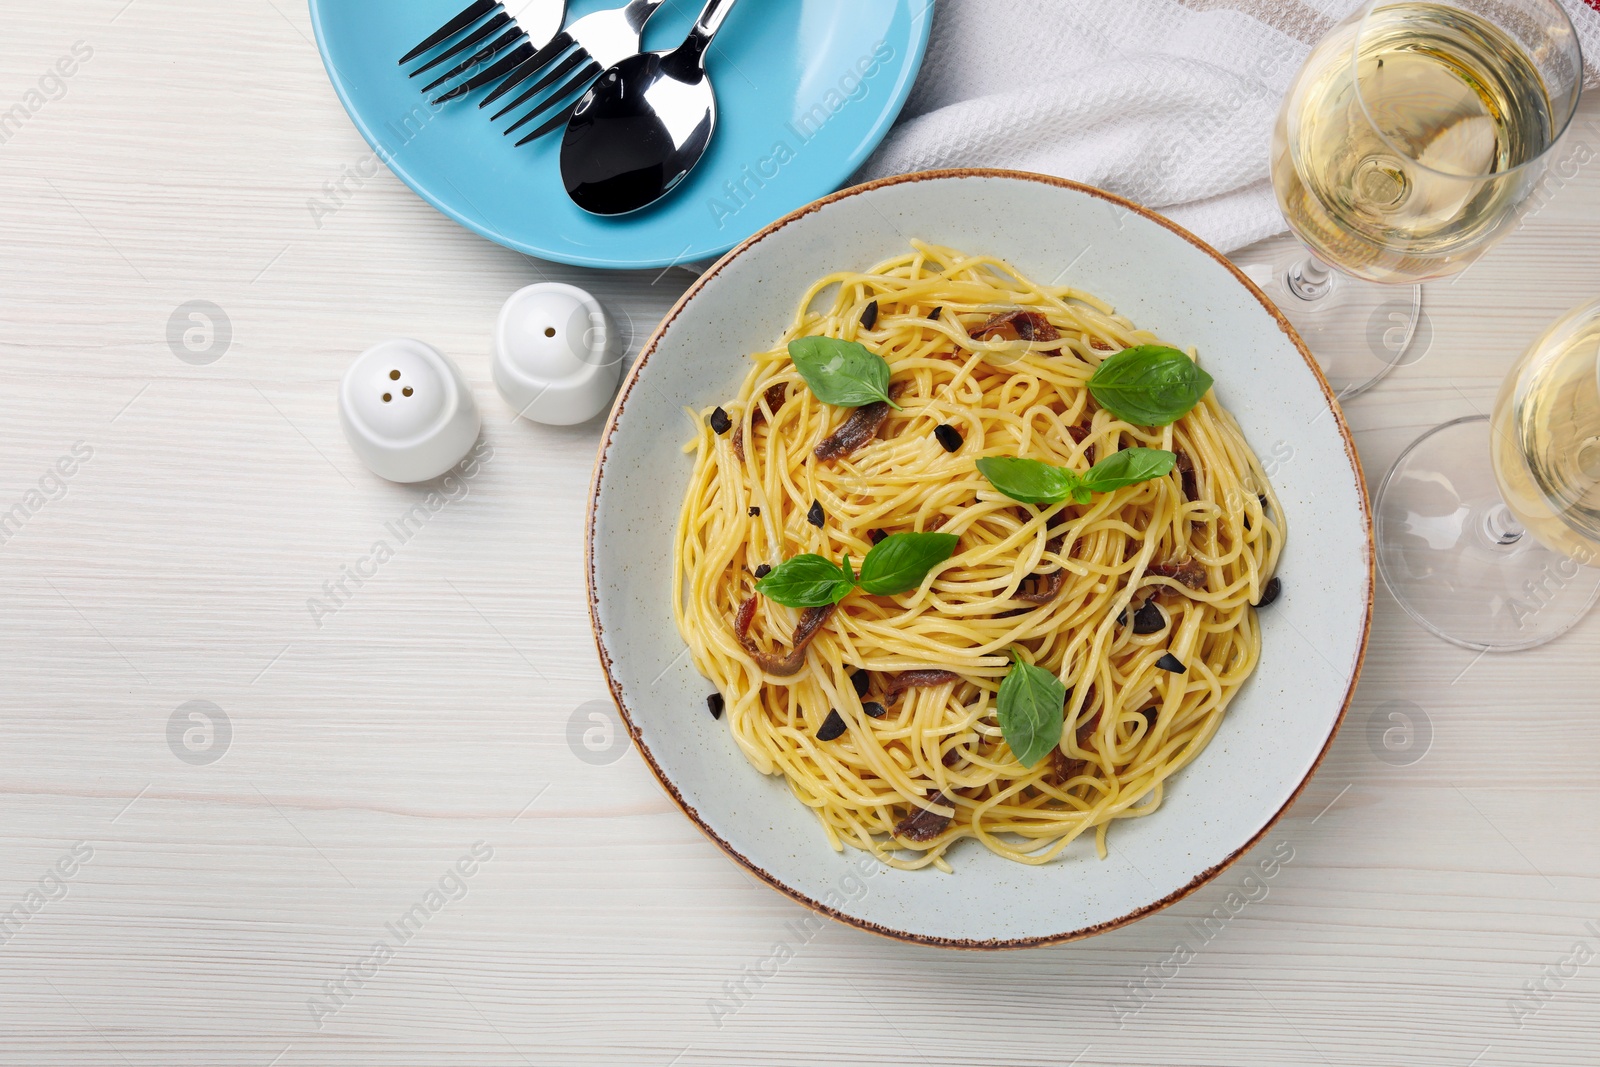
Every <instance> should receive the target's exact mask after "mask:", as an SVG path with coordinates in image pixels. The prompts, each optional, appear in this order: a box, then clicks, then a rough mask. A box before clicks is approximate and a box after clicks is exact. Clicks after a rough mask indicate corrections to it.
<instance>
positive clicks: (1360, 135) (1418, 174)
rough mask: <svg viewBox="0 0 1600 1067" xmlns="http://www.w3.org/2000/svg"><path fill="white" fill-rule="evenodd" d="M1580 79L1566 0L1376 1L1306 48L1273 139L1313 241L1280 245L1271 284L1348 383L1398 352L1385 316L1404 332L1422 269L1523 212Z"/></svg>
mask: <svg viewBox="0 0 1600 1067" xmlns="http://www.w3.org/2000/svg"><path fill="white" fill-rule="evenodd" d="M1582 77H1583V64H1582V56H1581V55H1580V53H1579V50H1578V42H1577V35H1576V33H1575V32H1574V31H1573V28H1572V24H1571V22H1570V21H1568V19H1567V16H1566V13H1565V11H1563V10H1562V8H1561V5H1560V4H1559V3H1558V2H1557V0H1437V2H1426V3H1417V2H1394V0H1373V2H1371V3H1368V4H1366V5H1364V6H1363V7H1362V9H1361V10H1359V11H1358V12H1356V13H1355V14H1354V15H1352V16H1351V17H1350V18H1349V19H1347V20H1346V21H1345V22H1343V23H1341V24H1340V25H1339V26H1337V27H1335V28H1334V29H1333V31H1332V32H1330V33H1329V34H1328V36H1327V37H1325V38H1324V39H1323V40H1322V41H1320V42H1319V43H1318V44H1317V46H1316V47H1315V48H1314V49H1313V50H1312V52H1311V54H1310V56H1308V57H1307V59H1306V62H1305V65H1304V66H1303V67H1302V68H1301V71H1300V73H1299V75H1298V76H1297V77H1296V79H1295V81H1294V83H1293V85H1291V87H1290V89H1289V92H1288V93H1287V95H1286V96H1285V98H1284V103H1283V108H1282V110H1281V112H1280V113H1279V117H1278V123H1277V127H1276V130H1275V133H1274V137H1273V152H1272V181H1273V187H1274V189H1275V190H1276V192H1277V197H1278V204H1279V207H1280V208H1281V209H1282V211H1283V214H1284V218H1285V219H1286V220H1287V222H1288V223H1289V226H1290V228H1291V229H1292V230H1293V231H1294V233H1295V235H1296V236H1297V237H1299V239H1300V240H1301V241H1302V242H1304V244H1305V248H1306V249H1309V254H1308V253H1307V252H1306V251H1305V250H1304V249H1302V250H1300V251H1299V252H1298V253H1291V254H1289V255H1286V256H1285V257H1284V258H1283V261H1282V262H1281V263H1280V264H1278V268H1277V270H1276V271H1274V272H1273V274H1274V277H1273V278H1272V281H1274V282H1275V283H1276V284H1275V286H1274V287H1272V289H1271V291H1272V295H1273V296H1274V298H1275V299H1276V300H1277V302H1278V304H1279V306H1280V308H1281V309H1282V310H1283V311H1284V313H1285V314H1286V315H1287V316H1288V317H1289V318H1290V320H1291V321H1292V322H1294V324H1295V325H1296V326H1297V327H1299V328H1300V329H1301V332H1302V333H1303V334H1304V335H1305V336H1306V338H1307V340H1308V341H1309V342H1310V343H1311V346H1312V348H1313V351H1314V352H1315V353H1316V355H1317V356H1318V358H1319V360H1320V361H1321V362H1322V363H1323V366H1324V371H1325V373H1327V375H1328V377H1329V380H1330V381H1331V382H1332V383H1333V384H1334V385H1335V387H1336V388H1337V389H1339V391H1340V392H1341V395H1345V396H1349V395H1353V394H1354V393H1356V392H1359V391H1361V389H1363V388H1366V387H1367V386H1368V385H1370V384H1372V383H1373V382H1375V381H1376V380H1378V379H1379V378H1381V377H1382V376H1383V375H1384V374H1385V373H1387V372H1388V370H1389V369H1390V368H1391V367H1392V366H1393V365H1394V363H1395V362H1396V360H1397V358H1398V357H1401V356H1402V355H1403V352H1404V348H1403V346H1402V347H1401V349H1400V351H1398V352H1397V351H1395V350H1394V346H1392V345H1384V346H1379V345H1376V344H1374V343H1373V338H1374V336H1375V334H1374V331H1373V325H1374V324H1375V323H1376V324H1379V325H1381V326H1382V327H1383V330H1382V331H1379V332H1380V333H1381V334H1382V335H1384V336H1391V335H1392V333H1393V330H1394V328H1395V327H1399V328H1400V329H1401V330H1402V332H1403V334H1404V339H1405V340H1407V341H1409V339H1410V336H1411V331H1412V330H1414V329H1415V326H1416V321H1417V317H1418V316H1419V315H1420V307H1421V293H1420V289H1419V287H1418V286H1417V284H1416V283H1417V282H1419V281H1422V280H1424V279H1428V278H1438V277H1442V276H1445V275H1448V274H1453V273H1456V272H1457V271H1460V270H1463V269H1465V268H1466V266H1467V265H1468V264H1470V263H1471V262H1472V261H1473V260H1474V259H1476V258H1477V257H1478V256H1480V255H1482V254H1483V252H1484V251H1485V250H1487V249H1488V247H1489V246H1490V245H1491V244H1493V243H1494V242H1495V241H1496V240H1498V239H1499V238H1500V237H1501V236H1503V235H1504V234H1505V233H1506V232H1507V231H1508V230H1509V229H1511V228H1512V227H1513V226H1514V225H1515V224H1516V222H1517V220H1518V219H1519V218H1520V217H1521V214H1522V212H1523V210H1524V209H1525V208H1526V205H1527V203H1528V197H1529V193H1530V192H1531V191H1532V189H1533V187H1534V185H1535V184H1536V182H1537V181H1538V179H1539V178H1540V177H1541V176H1542V174H1543V172H1544V164H1545V162H1546V161H1547V157H1548V152H1549V149H1550V148H1551V146H1552V145H1554V144H1555V142H1556V141H1557V140H1558V139H1559V138H1560V136H1561V134H1562V133H1563V131H1564V130H1565V129H1566V126H1567V123H1568V122H1569V121H1570V119H1571V117H1572V114H1573V111H1574V110H1575V108H1576V105H1577V99H1578V94H1579V91H1580V87H1581V83H1582ZM1330 265H1331V266H1330ZM1335 268H1336V270H1337V271H1338V272H1342V274H1341V273H1336V271H1335ZM1372 283H1382V284H1381V285H1375V284H1372Z"/></svg>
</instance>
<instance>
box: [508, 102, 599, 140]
mask: <svg viewBox="0 0 1600 1067" xmlns="http://www.w3.org/2000/svg"><path fill="white" fill-rule="evenodd" d="M582 100H583V97H581V96H580V97H578V99H577V100H574V101H573V102H572V103H570V104H568V105H567V106H566V107H564V108H562V109H561V111H560V112H559V113H558V114H557V115H556V117H555V118H553V119H551V120H550V121H549V122H547V123H545V124H544V125H543V126H540V127H539V128H538V129H537V130H534V131H533V132H532V133H530V134H528V136H526V137H524V138H523V139H522V140H520V141H518V142H517V144H516V147H518V148H521V147H522V146H523V145H525V144H527V143H528V142H529V141H537V140H538V139H539V138H541V137H543V136H544V135H545V134H547V133H549V132H550V131H551V130H553V129H555V128H556V127H558V126H565V125H566V124H567V121H568V120H569V119H571V118H572V113H573V112H574V111H576V110H578V104H579V103H580V102H582Z"/></svg>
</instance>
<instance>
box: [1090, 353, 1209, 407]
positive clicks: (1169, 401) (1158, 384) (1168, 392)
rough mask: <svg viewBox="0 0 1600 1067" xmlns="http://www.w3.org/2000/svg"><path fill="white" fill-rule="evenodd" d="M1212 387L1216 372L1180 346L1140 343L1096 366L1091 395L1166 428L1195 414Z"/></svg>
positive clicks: (1092, 378) (1107, 405)
mask: <svg viewBox="0 0 1600 1067" xmlns="http://www.w3.org/2000/svg"><path fill="white" fill-rule="evenodd" d="M1210 388H1211V375H1209V374H1207V373H1206V372H1205V371H1203V370H1201V369H1200V366H1199V364H1197V363H1195V361H1194V360H1192V359H1190V358H1189V357H1188V356H1186V355H1184V354H1183V353H1182V352H1179V351H1178V350H1177V349H1176V348H1168V347H1167V346H1166V345H1137V346H1135V347H1133V348H1125V349H1123V350H1122V351H1121V352H1118V353H1117V354H1116V355H1114V356H1109V357H1107V359H1106V360H1105V362H1103V363H1101V364H1100V366H1098V367H1096V368H1095V371H1094V373H1093V374H1091V375H1090V376H1089V393H1090V395H1091V396H1093V397H1094V398H1095V401H1096V402H1097V403H1099V405H1100V406H1101V407H1103V408H1105V409H1106V410H1107V411H1109V412H1111V414H1113V415H1115V416H1116V417H1117V418H1119V419H1121V420H1122V421H1124V422H1131V423H1133V424H1134V425H1135V426H1166V425H1167V424H1168V423H1172V422H1176V421H1177V420H1178V419H1180V418H1182V417H1183V416H1184V415H1187V414H1188V413H1189V409H1190V408H1192V407H1194V406H1195V405H1196V404H1198V403H1199V402H1200V398H1201V397H1203V396H1205V395H1206V390H1208V389H1210Z"/></svg>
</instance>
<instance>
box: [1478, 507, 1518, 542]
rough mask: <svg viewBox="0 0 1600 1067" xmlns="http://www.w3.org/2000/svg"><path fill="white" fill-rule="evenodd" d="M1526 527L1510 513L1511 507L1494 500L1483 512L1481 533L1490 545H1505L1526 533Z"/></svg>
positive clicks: (1516, 540)
mask: <svg viewBox="0 0 1600 1067" xmlns="http://www.w3.org/2000/svg"><path fill="white" fill-rule="evenodd" d="M1527 532H1528V531H1527V529H1526V528H1525V527H1524V526H1523V525H1522V524H1521V523H1520V522H1518V521H1517V520H1516V517H1515V516H1513V515H1512V514H1511V509H1510V508H1508V507H1506V506H1505V504H1504V503H1502V502H1499V501H1496V502H1495V503H1494V505H1493V506H1491V507H1490V508H1489V509H1488V510H1487V511H1485V512H1484V513H1483V534H1484V536H1485V537H1487V538H1488V539H1489V543H1490V544H1492V545H1499V546H1501V547H1506V546H1510V545H1514V544H1516V543H1517V542H1518V541H1520V540H1522V538H1523V537H1524V536H1526V535H1527Z"/></svg>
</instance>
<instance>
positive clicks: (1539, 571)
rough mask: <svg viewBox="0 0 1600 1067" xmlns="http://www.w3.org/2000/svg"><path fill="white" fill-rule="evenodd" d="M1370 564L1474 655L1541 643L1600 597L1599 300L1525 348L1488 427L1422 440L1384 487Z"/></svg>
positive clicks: (1410, 608) (1415, 610) (1415, 611)
mask: <svg viewBox="0 0 1600 1067" xmlns="http://www.w3.org/2000/svg"><path fill="white" fill-rule="evenodd" d="M1374 510H1375V512H1376V517H1377V526H1378V565H1379V569H1380V570H1381V571H1382V573H1383V577H1384V581H1385V583H1386V584H1387V585H1388V586H1389V589H1390V591H1391V592H1393V593H1394V595H1395V599H1397V600H1398V601H1400V604H1401V606H1402V607H1404V608H1405V609H1406V611H1407V612H1409V613H1410V614H1411V616H1412V618H1414V619H1416V620H1417V621H1418V622H1420V623H1421V624H1422V625H1423V626H1425V627H1427V628H1428V629H1429V630H1432V631H1433V632H1434V633H1436V634H1438V635H1439V636H1441V637H1443V638H1445V639H1446V640H1449V641H1453V642H1455V643H1456V644H1460V645H1465V646H1466V647H1468V648H1475V649H1488V650H1497V651H1509V650H1514V649H1519V648H1530V647H1532V646H1534V645H1539V644H1543V643H1544V642H1546V641H1549V640H1550V639H1551V638H1553V637H1555V636H1557V635H1558V634H1561V633H1564V632H1565V631H1566V630H1567V629H1569V628H1570V627H1571V626H1572V625H1573V624H1574V623H1576V622H1577V621H1578V620H1579V619H1581V618H1582V617H1583V616H1584V615H1585V614H1586V613H1587V612H1588V611H1589V608H1590V606H1591V605H1592V604H1593V603H1594V601H1595V597H1596V595H1597V594H1600V566H1597V565H1600V300H1593V301H1590V302H1589V303H1587V304H1584V305H1583V306H1581V307H1578V308H1576V309H1574V310H1573V311H1572V312H1570V313H1569V314H1567V315H1566V316H1564V317H1563V318H1561V319H1560V320H1559V321H1557V322H1556V323H1555V325H1553V326H1551V327H1550V328H1549V329H1548V330H1546V331H1545V333H1544V334H1543V335H1541V336H1540V337H1539V338H1538V339H1537V340H1535V341H1534V342H1533V344H1532V345H1530V346H1529V348H1528V350H1527V351H1526V352H1525V353H1524V354H1523V356H1522V358H1521V359H1519V360H1518V361H1517V363H1516V365H1515V366H1514V367H1513V368H1512V370H1511V373H1510V375H1509V376H1508V377H1507V378H1506V382H1505V385H1504V386H1502V388H1501V390H1500V398H1499V400H1498V401H1497V402H1496V404H1495V409H1494V416H1493V418H1492V419H1486V418H1484V417H1482V416H1477V417H1474V418H1466V419H1457V420H1456V421H1454V422H1450V423H1446V424H1445V425H1443V426H1440V427H1438V428H1437V429H1435V430H1432V431H1430V432H1429V433H1427V434H1426V435H1424V436H1423V437H1421V438H1419V439H1418V440H1417V441H1416V442H1415V443H1413V444H1412V445H1411V447H1410V448H1408V449H1407V450H1406V451H1405V453H1404V454H1403V455H1401V457H1400V459H1399V460H1397V461H1396V463H1395V465H1394V467H1393V469H1392V470H1390V471H1389V474H1388V476H1387V477H1385V478H1384V480H1383V485H1382V486H1381V487H1380V488H1379V490H1378V499H1377V505H1376V507H1375V509H1374Z"/></svg>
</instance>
